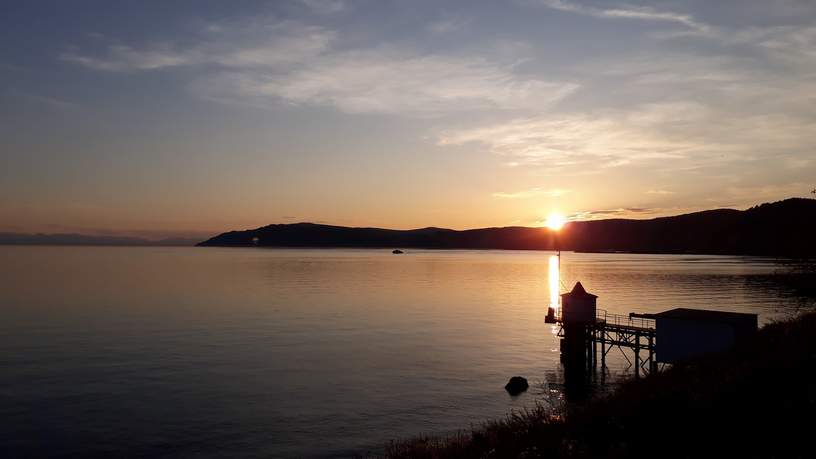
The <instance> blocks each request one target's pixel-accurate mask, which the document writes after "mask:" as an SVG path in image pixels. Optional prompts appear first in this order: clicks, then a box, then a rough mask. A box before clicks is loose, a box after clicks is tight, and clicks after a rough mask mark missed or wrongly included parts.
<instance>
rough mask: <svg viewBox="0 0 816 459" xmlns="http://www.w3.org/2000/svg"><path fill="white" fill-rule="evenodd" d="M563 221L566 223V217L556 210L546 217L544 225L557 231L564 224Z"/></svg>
mask: <svg viewBox="0 0 816 459" xmlns="http://www.w3.org/2000/svg"><path fill="white" fill-rule="evenodd" d="M565 223H567V219H566V217H564V216H563V215H561V214H559V213H557V212H553V213H551V214H550V215H549V216H548V217H547V221H546V222H544V226H546V227H547V228H549V229H551V230H553V231H558V230H560V229H561V228H562V227H563V226H564V224H565Z"/></svg>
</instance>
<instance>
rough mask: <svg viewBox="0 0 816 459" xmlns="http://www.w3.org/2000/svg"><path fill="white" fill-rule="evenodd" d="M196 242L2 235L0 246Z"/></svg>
mask: <svg viewBox="0 0 816 459" xmlns="http://www.w3.org/2000/svg"><path fill="white" fill-rule="evenodd" d="M195 243H196V240H194V239H187V238H167V239H161V240H158V241H154V240H148V239H142V238H138V237H127V236H89V235H86V234H72V233H64V234H42V233H38V234H25V233H0V245H131V246H193V245H195Z"/></svg>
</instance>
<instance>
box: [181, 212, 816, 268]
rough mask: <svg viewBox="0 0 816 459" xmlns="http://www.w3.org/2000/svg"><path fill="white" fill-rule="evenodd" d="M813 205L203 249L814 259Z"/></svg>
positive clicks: (293, 237) (346, 231)
mask: <svg viewBox="0 0 816 459" xmlns="http://www.w3.org/2000/svg"><path fill="white" fill-rule="evenodd" d="M814 225H816V199H803V198H791V199H786V200H784V201H778V202H774V203H766V204H762V205H758V206H755V207H752V208H750V209H747V210H734V209H716V210H706V211H702V212H694V213H689V214H683V215H677V216H672V217H661V218H653V219H649V220H629V219H608V220H593V221H582V222H570V223H568V224H567V225H565V226H564V227H563V228H562V229H561V230H560V231H558V233H556V232H554V231H552V230H549V229H547V228H529V227H519V226H511V227H503V228H482V229H472V230H463V231H457V230H451V229H444V228H422V229H413V230H393V229H381V228H350V227H343V226H331V225H319V224H314V223H295V224H276V225H268V226H264V227H261V228H256V229H251V230H245V231H230V232H227V233H223V234H219V235H218V236H215V237H213V238H211V239H208V240H206V241H203V242H200V243H199V244H197V245H198V246H204V247H212V246H218V247H254V246H258V247H325V248H329V247H337V248H341V247H345V248H355V247H356V248H402V249H406V248H409V249H410V248H425V249H504V250H554V249H556V247H558V248H560V249H561V250H572V251H582V252H632V253H675V254H682V253H685V254H722V255H773V256H790V257H798V256H814V255H816V237H815V235H814V231H813V228H814Z"/></svg>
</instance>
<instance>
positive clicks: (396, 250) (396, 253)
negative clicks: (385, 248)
mask: <svg viewBox="0 0 816 459" xmlns="http://www.w3.org/2000/svg"><path fill="white" fill-rule="evenodd" d="M391 253H393V254H395V255H399V254H401V253H405V252H403V251H402V250H400V249H394V250H392V251H391Z"/></svg>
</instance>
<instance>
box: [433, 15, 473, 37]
mask: <svg viewBox="0 0 816 459" xmlns="http://www.w3.org/2000/svg"><path fill="white" fill-rule="evenodd" d="M469 22H470V21H469V20H468V19H466V18H463V17H458V16H457V17H451V18H445V19H440V20H438V21H434V22H432V23H431V24H430V25H429V26H428V30H429V31H430V32H431V33H434V34H437V35H441V34H446V33H451V32H456V31H458V30H461V29H463V28H464V27H465V26H467V24H468V23H469Z"/></svg>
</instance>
